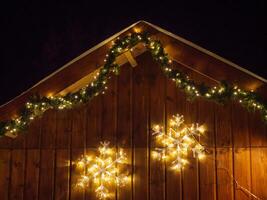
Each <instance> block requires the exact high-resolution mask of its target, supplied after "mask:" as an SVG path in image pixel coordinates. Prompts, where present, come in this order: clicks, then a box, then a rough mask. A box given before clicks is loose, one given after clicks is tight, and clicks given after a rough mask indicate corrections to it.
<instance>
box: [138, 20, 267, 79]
mask: <svg viewBox="0 0 267 200" xmlns="http://www.w3.org/2000/svg"><path fill="white" fill-rule="evenodd" d="M140 22H141V23H145V24H147V25H148V26H151V27H153V28H154V29H156V30H158V31H160V32H162V33H164V34H166V35H168V36H170V37H172V38H174V39H176V40H179V41H181V42H183V43H185V44H186V45H188V46H191V47H193V48H195V49H197V50H199V51H201V52H203V53H205V54H207V55H209V56H212V57H214V58H216V59H218V60H220V61H222V62H224V63H226V64H228V65H230V66H232V67H234V68H236V69H238V70H240V71H242V72H244V73H247V74H249V75H250V76H253V77H254V78H257V79H259V80H261V81H263V82H264V83H267V79H265V78H263V77H261V76H259V75H257V74H255V73H253V72H251V71H249V70H247V69H245V68H243V67H241V66H239V65H237V64H235V63H233V62H231V61H229V60H227V59H225V58H223V57H221V56H219V55H217V54H215V53H213V52H211V51H209V50H207V49H205V48H203V47H201V46H198V45H197V44H195V43H193V42H190V41H189V40H186V39H184V38H182V37H180V36H178V35H176V34H174V33H171V32H169V31H167V30H165V29H163V28H161V27H159V26H157V25H154V24H152V23H150V22H147V21H144V20H141V21H139V22H138V23H140Z"/></svg>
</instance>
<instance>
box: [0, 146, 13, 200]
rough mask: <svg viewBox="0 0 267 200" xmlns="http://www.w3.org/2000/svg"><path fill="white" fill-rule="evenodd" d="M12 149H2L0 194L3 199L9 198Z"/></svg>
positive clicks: (0, 154)
mask: <svg viewBox="0 0 267 200" xmlns="http://www.w3.org/2000/svg"><path fill="white" fill-rule="evenodd" d="M10 163H11V152H10V150H3V149H1V150H0V194H1V199H3V200H8V196H9V185H10V170H11V169H10Z"/></svg>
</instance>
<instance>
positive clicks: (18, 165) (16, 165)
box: [9, 149, 25, 200]
mask: <svg viewBox="0 0 267 200" xmlns="http://www.w3.org/2000/svg"><path fill="white" fill-rule="evenodd" d="M11 168H12V169H11V172H12V174H11V183H10V195H9V196H10V197H9V199H10V200H11V199H16V200H18V199H23V190H24V170H25V150H21V149H13V150H12V166H11Z"/></svg>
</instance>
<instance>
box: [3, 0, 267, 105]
mask: <svg viewBox="0 0 267 200" xmlns="http://www.w3.org/2000/svg"><path fill="white" fill-rule="evenodd" d="M17 2H18V3H13V4H10V5H1V8H0V11H1V14H0V15H1V31H0V32H1V63H0V64H1V65H0V74H1V75H0V89H1V95H0V104H3V103H5V102H6V101H8V100H10V99H12V98H14V97H15V96H17V95H19V94H20V93H21V92H23V91H25V90H26V89H28V88H29V87H31V86H32V85H34V84H35V83H37V82H38V81H39V80H41V79H42V78H44V77H45V76H47V75H49V74H50V73H52V72H53V71H55V70H56V69H58V68H60V67H61V66H62V65H64V64H65V63H66V62H68V61H70V60H72V59H73V58H75V57H76V56H78V55H80V54H81V53H82V52H84V51H86V50H87V49H89V48H91V47H93V46H94V45H96V44H98V43H99V42H101V41H103V40H104V39H106V38H108V37H109V36H111V35H113V34H115V33H117V32H118V31H120V30H122V29H123V28H125V27H127V26H129V25H131V24H132V23H135V22H136V21H138V20H146V21H148V22H151V23H153V24H155V25H158V26H160V27H162V28H164V29H166V30H168V31H170V32H172V33H175V34H177V35H179V36H181V37H183V38H185V39H187V40H190V41H192V42H194V43H196V44H197V45H199V46H202V47H204V48H206V49H208V50H210V51H212V52H214V53H216V54H218V55H220V56H222V57H224V58H226V59H228V60H230V61H232V62H234V63H236V64H238V65H240V66H243V67H245V68H247V69H248V70H250V71H252V72H254V73H256V74H258V75H260V76H262V77H264V78H267V69H266V67H267V66H266V61H265V60H266V57H267V54H266V52H267V51H266V41H267V40H266V39H267V34H266V30H265V27H266V25H267V23H266V13H267V12H266V3H265V1H264V0H261V1H256V0H253V1H247V3H244V2H242V1H240V2H242V3H234V2H232V1H225V2H224V3H204V1H199V2H200V3H199V4H196V3H190V4H189V3H187V4H184V3H180V2H179V1H176V4H175V3H171V2H167V1H165V0H164V1H163V0H162V1H161V3H156V1H154V2H150V3H146V4H144V1H143V2H141V3H138V2H137V1H130V2H126V1H124V2H122V3H120V4H115V3H114V2H113V1H109V2H110V3H109V4H107V3H106V2H105V1H103V0H102V1H96V0H94V4H92V3H91V4H90V3H75V4H67V3H64V4H63V3H61V4H56V3H51V4H50V3H48V2H47V1H43V2H44V3H39V2H35V3H25V1H24V2H23V3H21V2H20V3H19V1H17ZM75 2H76V1H75ZM84 2H90V1H89V0H88V1H84ZM91 2H92V1H91ZM96 2H100V3H99V4H100V5H96V4H95V3H96ZM235 2H236V1H235ZM154 4H155V5H154Z"/></svg>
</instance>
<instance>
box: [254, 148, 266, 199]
mask: <svg viewBox="0 0 267 200" xmlns="http://www.w3.org/2000/svg"><path fill="white" fill-rule="evenodd" d="M266 169H267V148H266V147H259V148H252V149H251V177H252V182H251V183H252V185H251V187H252V188H251V192H252V193H253V194H254V195H256V196H258V197H259V198H261V199H267V190H266V185H267V179H266V177H267V171H266Z"/></svg>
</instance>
